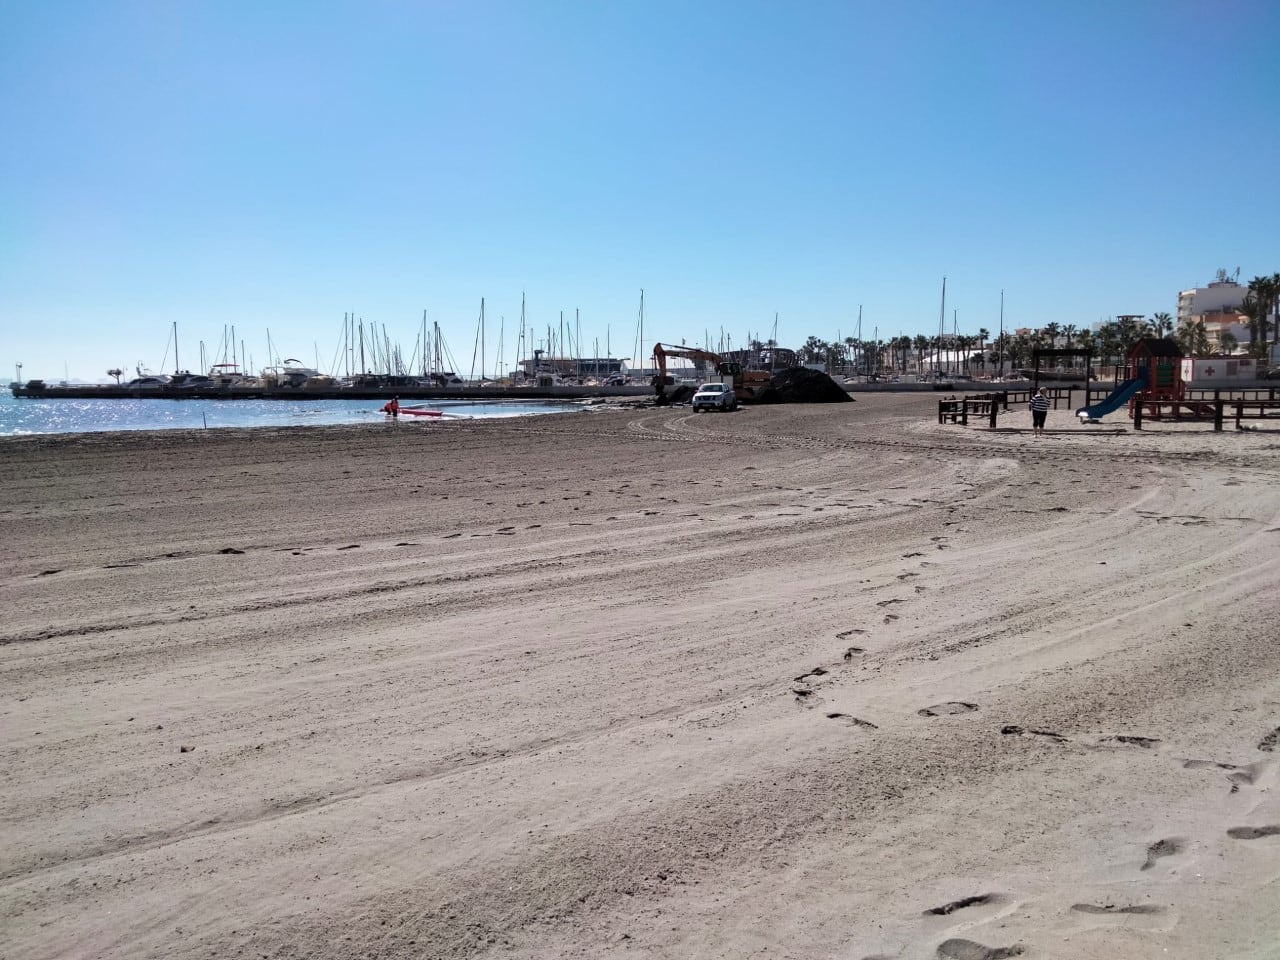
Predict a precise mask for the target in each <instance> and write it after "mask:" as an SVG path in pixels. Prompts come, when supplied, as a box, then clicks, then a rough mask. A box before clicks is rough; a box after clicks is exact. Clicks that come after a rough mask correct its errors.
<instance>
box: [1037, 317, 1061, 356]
mask: <svg viewBox="0 0 1280 960" xmlns="http://www.w3.org/2000/svg"><path fill="white" fill-rule="evenodd" d="M1040 332H1041V333H1042V334H1044V335H1045V336H1046V337H1048V338H1049V349H1050V350H1052V349H1053V348H1054V347H1056V346H1057V345H1058V334H1060V333H1062V328H1061V327H1060V326H1058V325H1057V324H1056V323H1046V324H1045V325H1044V329H1043V330H1041V331H1040Z"/></svg>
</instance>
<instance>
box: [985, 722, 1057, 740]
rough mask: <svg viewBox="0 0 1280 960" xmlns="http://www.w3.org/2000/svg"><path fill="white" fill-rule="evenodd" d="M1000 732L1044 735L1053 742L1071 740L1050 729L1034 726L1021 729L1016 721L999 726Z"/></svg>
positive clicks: (1035, 735) (1019, 734)
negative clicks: (1028, 728)
mask: <svg viewBox="0 0 1280 960" xmlns="http://www.w3.org/2000/svg"><path fill="white" fill-rule="evenodd" d="M1000 732H1001V733H1003V734H1006V735H1010V734H1012V735H1015V736H1021V735H1023V734H1027V735H1028V736H1032V737H1045V738H1047V739H1049V740H1052V741H1053V742H1054V743H1070V742H1071V741H1070V740H1069V739H1067V738H1066V737H1064V736H1063V735H1062V734H1060V733H1054V732H1053V731H1052V730H1036V729H1034V728H1033V729H1031V730H1023V729H1022V727H1020V726H1018V725H1017V724H1016V723H1010V724H1006V725H1005V726H1003V727H1001V728H1000Z"/></svg>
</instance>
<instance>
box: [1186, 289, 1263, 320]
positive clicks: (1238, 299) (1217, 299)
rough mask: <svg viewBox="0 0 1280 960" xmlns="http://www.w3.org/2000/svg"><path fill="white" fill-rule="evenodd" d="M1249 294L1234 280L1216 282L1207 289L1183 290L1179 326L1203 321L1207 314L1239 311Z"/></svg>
mask: <svg viewBox="0 0 1280 960" xmlns="http://www.w3.org/2000/svg"><path fill="white" fill-rule="evenodd" d="M1248 292H1249V290H1248V288H1247V287H1242V286H1240V284H1238V283H1236V282H1235V281H1234V280H1215V281H1214V282H1213V283H1211V284H1209V285H1208V286H1207V287H1196V288H1195V289H1193V290H1183V291H1182V292H1181V293H1179V294H1178V326H1179V327H1181V326H1182V325H1183V324H1185V323H1191V322H1193V321H1196V320H1199V319H1202V316H1203V314H1206V313H1224V312H1227V311H1239V309H1240V308H1241V307H1242V306H1243V305H1244V296H1245V294H1246V293H1248Z"/></svg>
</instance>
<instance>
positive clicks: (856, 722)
mask: <svg viewBox="0 0 1280 960" xmlns="http://www.w3.org/2000/svg"><path fill="white" fill-rule="evenodd" d="M827 719H828V720H843V721H845V722H846V723H848V724H849V725H850V726H853V727H865V728H866V729H868V730H879V729H880V728H879V727H877V726H876V725H875V724H874V723H872V722H871V721H870V720H863V719H861V718H859V717H854V716H851V715H849V714H847V713H828V714H827Z"/></svg>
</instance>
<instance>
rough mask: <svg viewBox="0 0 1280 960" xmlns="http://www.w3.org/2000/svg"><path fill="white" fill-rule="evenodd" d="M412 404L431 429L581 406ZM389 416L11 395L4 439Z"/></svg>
mask: <svg viewBox="0 0 1280 960" xmlns="http://www.w3.org/2000/svg"><path fill="white" fill-rule="evenodd" d="M404 405H405V406H409V405H410V403H408V402H406V403H405V404H404ZM412 406H422V407H427V408H429V409H432V410H439V411H441V412H442V413H443V414H444V417H412V416H402V417H401V418H400V419H401V421H403V422H406V423H414V424H418V425H420V426H423V427H426V428H430V425H431V424H432V423H438V422H439V421H440V420H442V419H450V418H476V417H524V416H532V415H535V414H544V413H567V412H571V411H580V410H583V409H584V407H583V406H582V405H581V404H576V403H564V402H557V401H546V402H541V401H533V400H489V401H479V400H424V401H420V402H419V401H413V402H412ZM386 419H387V415H386V414H384V413H383V412H382V401H378V400H134V399H123V398H122V399H111V400H69V399H61V398H59V399H45V400H38V399H29V398H26V397H24V398H21V399H19V398H16V397H14V396H12V395H6V396H3V397H2V398H0V437H13V436H26V435H30V434H41V433H100V432H103V431H107V430H202V429H206V428H207V429H210V430H213V429H217V428H219V427H288V426H295V427H311V426H320V425H327V424H355V423H381V422H382V421H384V420H386Z"/></svg>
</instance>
